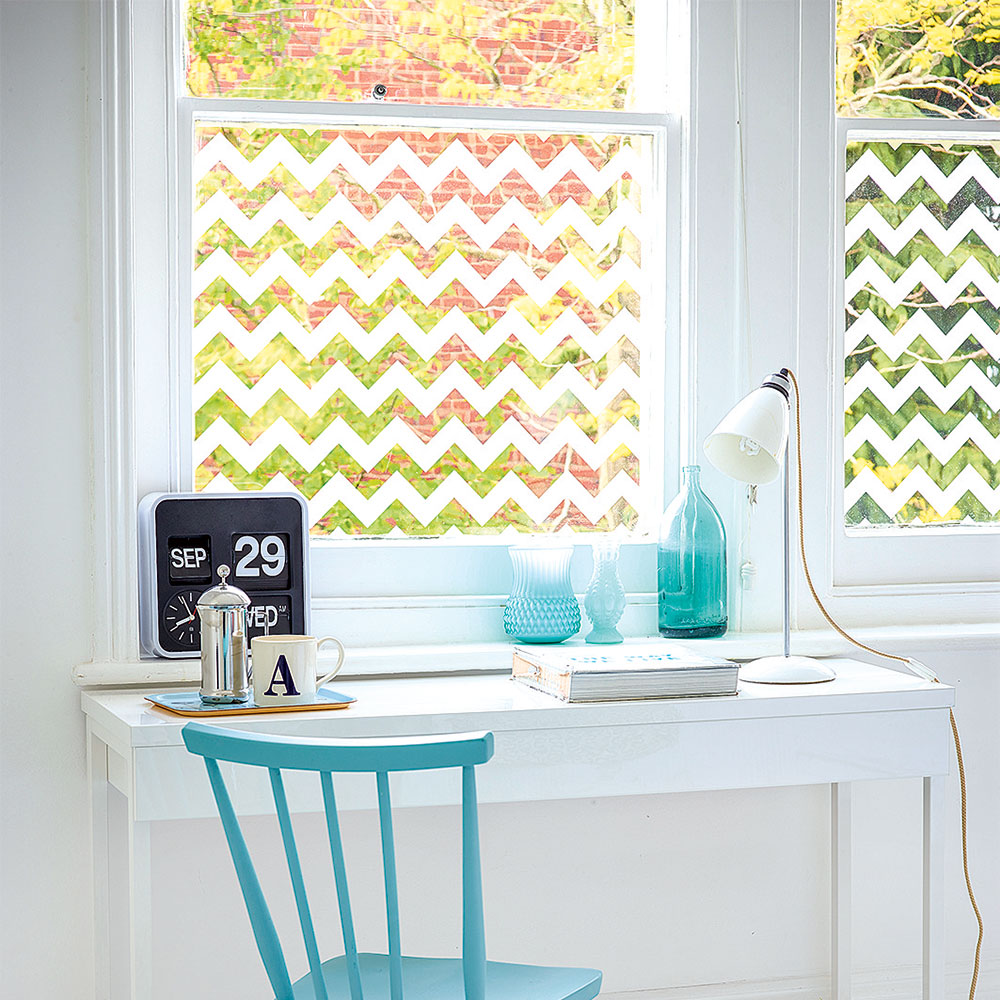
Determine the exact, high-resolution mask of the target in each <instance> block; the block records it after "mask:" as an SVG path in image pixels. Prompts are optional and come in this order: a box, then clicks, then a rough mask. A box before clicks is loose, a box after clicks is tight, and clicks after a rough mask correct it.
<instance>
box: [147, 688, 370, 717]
mask: <svg viewBox="0 0 1000 1000" xmlns="http://www.w3.org/2000/svg"><path fill="white" fill-rule="evenodd" d="M146 701H148V702H152V704H154V705H155V706H156V707H157V708H163V709H166V711H168V712H172V713H173V714H174V715H184V716H188V717H191V718H196V719H205V718H208V717H210V716H213V715H263V714H264V713H265V712H318V711H321V710H324V709H330V708H347V706H348V705H350V704H352V703H353V702H355V701H357V699H356V698H352V697H351V696H350V695H348V694H341V693H340V692H339V691H317V692H316V700H315V701H307V702H302V703H301V704H298V705H255V704H254V703H253V702H252V701H243V702H237V703H233V704H228V705H227V704H221V705H206V704H205V703H204V702H203V701H202V700H201V695H200V694H198V692H197V691H166V692H164V693H163V694H147V695H146Z"/></svg>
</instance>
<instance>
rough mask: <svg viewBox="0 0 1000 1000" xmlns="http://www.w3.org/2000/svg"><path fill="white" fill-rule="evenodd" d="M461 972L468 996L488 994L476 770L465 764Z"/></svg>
mask: <svg viewBox="0 0 1000 1000" xmlns="http://www.w3.org/2000/svg"><path fill="white" fill-rule="evenodd" d="M462 975H463V978H464V981H465V1000H484V998H485V995H486V932H485V929H484V926H483V882H482V875H481V873H480V867H479V816H478V812H477V808H476V770H475V768H474V767H472V766H471V765H466V766H464V767H463V768H462Z"/></svg>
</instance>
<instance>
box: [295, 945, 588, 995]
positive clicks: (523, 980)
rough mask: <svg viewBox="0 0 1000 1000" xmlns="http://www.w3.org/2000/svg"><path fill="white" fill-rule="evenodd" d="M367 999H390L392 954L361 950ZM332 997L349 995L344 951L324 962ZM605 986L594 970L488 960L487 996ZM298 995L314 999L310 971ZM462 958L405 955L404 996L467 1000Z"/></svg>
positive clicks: (555, 992)
mask: <svg viewBox="0 0 1000 1000" xmlns="http://www.w3.org/2000/svg"><path fill="white" fill-rule="evenodd" d="M358 963H359V965H360V966H361V984H362V991H363V993H364V1000H389V959H388V957H387V956H385V955H374V954H360V955H358ZM322 968H323V978H324V979H325V980H326V988H327V993H328V995H329V997H330V1000H350V996H351V989H350V986H349V985H348V980H347V961H346V959H345V958H344V956H343V955H341V956H340V957H339V958H331V959H330V960H329V961H327V962H324V963H323V966H322ZM600 991H601V973H600V972H598V971H596V970H595V969H563V968H554V967H548V966H543V965H511V964H509V963H507V962H487V963H486V1000H593V998H594V997H596V996H597V994H598V993H600ZM292 993H293V996H294V997H295V1000H315V993H314V992H313V985H312V973H310V974H309V975H306V976H303V977H302V978H301V979H300V980H298V982H296V983H295V984H294V985H293V986H292ZM464 998H465V986H464V984H463V979H462V961H461V959H458V958H403V1000H464Z"/></svg>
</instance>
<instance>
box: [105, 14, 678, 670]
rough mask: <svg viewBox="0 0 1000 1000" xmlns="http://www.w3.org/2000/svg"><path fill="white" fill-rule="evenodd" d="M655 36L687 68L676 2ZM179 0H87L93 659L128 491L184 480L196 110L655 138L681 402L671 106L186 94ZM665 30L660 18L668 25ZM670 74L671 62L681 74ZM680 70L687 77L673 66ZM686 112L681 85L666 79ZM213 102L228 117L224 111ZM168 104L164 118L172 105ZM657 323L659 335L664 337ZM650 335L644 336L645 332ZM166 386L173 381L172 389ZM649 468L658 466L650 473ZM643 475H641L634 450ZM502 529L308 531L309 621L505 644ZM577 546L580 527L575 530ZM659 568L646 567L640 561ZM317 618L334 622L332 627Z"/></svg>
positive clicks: (639, 626)
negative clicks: (99, 292)
mask: <svg viewBox="0 0 1000 1000" xmlns="http://www.w3.org/2000/svg"><path fill="white" fill-rule="evenodd" d="M676 6H677V11H678V14H677V16H676V17H675V18H674V20H673V21H672V22H671V31H670V34H669V36H668V37H667V39H666V40H665V44H666V49H667V51H668V52H670V53H673V54H674V56H675V58H674V60H673V61H674V64H675V65H677V66H678V67H683V66H686V65H687V46H688V45H689V41H688V33H687V30H686V25H685V17H686V9H687V8H686V4H685V3H683V2H678V3H677V5H676ZM180 10H181V0H112V2H111V3H108V4H101V5H95V9H94V13H93V16H92V18H91V43H90V51H91V56H92V58H93V59H94V62H95V65H99V66H101V67H102V76H101V79H100V80H99V81H95V82H96V84H97V85H96V86H95V87H94V88H93V90H92V93H91V99H90V109H91V118H92V123H93V126H94V128H95V134H96V135H99V139H98V141H97V142H95V162H94V169H95V177H100V178H102V179H103V183H102V184H101V185H100V186H99V189H96V188H95V191H94V204H93V215H94V218H95V220H96V222H97V225H96V226H95V242H94V249H95V254H96V257H97V259H98V261H99V263H100V269H101V270H102V271H103V275H104V279H105V281H104V285H105V288H106V294H105V296H104V297H103V299H102V300H101V301H99V302H98V303H96V304H95V311H94V326H95V329H99V330H102V331H103V332H104V335H103V337H102V338H101V339H100V342H99V343H98V344H97V345H96V348H95V356H94V372H93V374H94V379H95V386H97V387H98V391H97V392H96V393H95V426H96V427H98V428H103V432H102V433H101V434H98V435H96V440H95V456H94V457H95V494H96V500H97V506H98V525H97V533H98V546H99V550H100V551H99V560H98V563H99V565H98V573H97V580H96V585H97V588H98V593H99V594H100V595H101V600H99V602H98V603H99V605H100V608H101V611H100V613H99V621H98V623H97V630H96V631H97V638H96V644H95V651H94V657H95V660H98V661H102V660H111V661H115V660H130V659H134V658H135V656H136V655H137V654H138V653H139V644H138V632H137V624H136V621H137V610H136V597H135V593H136V571H135V511H136V506H137V503H138V499H139V498H140V497H141V496H143V495H144V494H145V493H147V492H152V491H155V490H179V489H189V488H191V480H192V476H191V471H190V465H191V462H190V453H191V443H190V442H189V441H187V440H185V435H184V433H183V430H184V429H185V428H186V427H187V426H188V424H189V418H185V414H186V412H187V410H189V409H190V394H191V384H192V360H191V357H190V350H189V346H188V345H189V330H190V319H189V313H190V289H191V275H190V273H188V269H187V268H186V267H185V266H184V263H183V262H184V261H187V260H190V256H189V255H190V249H189V248H190V246H191V232H190V218H189V217H188V218H184V217H183V216H184V212H183V211H182V210H181V209H180V206H182V205H183V204H184V203H185V200H184V199H183V198H182V197H181V196H180V195H181V192H182V191H184V190H188V191H190V189H191V170H190V165H191V156H190V152H191V147H190V138H191V135H192V130H191V127H190V126H191V122H192V120H193V116H194V115H195V113H196V109H197V115H198V117H199V119H202V118H210V117H212V114H213V113H215V112H219V113H220V114H221V116H222V117H225V118H226V119H229V120H232V119H233V118H238V117H239V116H240V115H241V114H242V115H246V114H248V113H249V114H252V113H263V114H266V115H267V116H269V117H280V116H282V115H286V114H289V113H293V114H294V116H295V118H296V120H298V119H300V118H301V117H302V116H303V112H305V113H306V114H323V116H324V118H327V117H328V116H330V115H331V114H332V115H333V116H334V117H335V118H336V119H338V120H340V121H342V122H344V123H345V124H347V123H357V122H358V121H359V120H364V121H366V122H372V121H382V122H385V123H390V124H398V123H400V122H401V121H403V122H407V123H409V122H414V121H418V120H424V121H427V122H429V123H432V124H436V125H437V126H438V127H440V125H441V122H442V120H446V121H447V122H448V123H449V124H451V125H453V126H454V127H456V128H459V127H462V126H473V125H477V124H478V125H480V126H482V125H486V126H487V127H488V126H489V125H490V124H497V125H505V126H510V125H512V124H513V125H521V126H522V127H531V126H532V124H536V125H538V126H539V127H540V126H542V125H544V124H547V123H548V124H551V123H552V119H553V118H556V117H557V118H558V119H559V120H560V122H562V123H563V125H564V127H566V126H573V125H578V126H579V127H580V128H589V129H601V128H605V129H608V130H609V131H628V130H634V131H638V132H644V133H647V134H651V135H653V136H654V137H655V141H656V143H657V145H658V152H657V157H658V163H657V164H656V169H657V173H658V174H659V175H660V176H661V177H669V178H671V181H670V183H668V184H666V185H665V189H666V194H665V195H664V198H663V202H664V204H665V214H666V231H667V233H668V238H667V239H666V240H665V245H666V247H667V255H666V257H665V258H664V259H662V260H660V261H656V262H655V263H654V266H655V267H656V268H657V271H656V273H658V274H659V273H662V275H663V281H662V282H651V284H652V285H653V287H656V288H657V289H659V290H660V292H661V293H662V298H663V307H662V314H663V328H664V333H665V335H664V337H663V341H664V344H665V345H667V346H666V347H665V348H664V350H663V351H662V352H660V356H659V357H657V356H656V353H655V349H654V350H653V351H648V350H647V351H645V352H644V364H645V365H646V366H648V365H649V364H650V362H651V361H652V363H653V365H654V366H658V367H661V368H662V371H663V384H664V385H666V386H673V387H676V396H677V398H678V399H679V400H680V401H681V402H680V408H681V409H683V407H684V400H685V399H686V398H690V392H689V391H686V390H685V388H684V386H685V385H686V384H687V383H688V381H689V375H690V373H689V372H688V371H687V369H686V368H683V353H684V352H683V344H682V339H683V330H684V326H685V325H684V316H683V308H684V307H683V302H684V298H685V297H684V295H683V294H682V284H683V281H684V275H685V268H686V250H685V248H684V246H683V245H682V241H681V239H680V233H681V232H682V229H683V225H684V215H685V213H686V208H685V203H686V199H685V197H684V189H685V185H686V183H687V174H686V169H685V157H684V153H683V146H684V133H683V128H682V121H683V119H682V117H681V116H680V115H679V114H676V113H671V114H662V115H661V114H657V115H650V114H636V113H627V112H616V113H589V112H566V113H559V114H558V115H556V114H554V113H551V112H548V111H537V110H533V109H511V110H509V111H508V110H506V109H476V110H474V111H473V110H472V109H468V108H433V109H429V108H426V107H425V108H421V107H413V106H408V107H405V108H404V107H398V106H397V107H395V108H394V107H393V106H391V105H370V104H359V105H357V106H353V105H351V106H345V105H343V104H334V103H327V102H308V103H307V102H302V103H301V104H300V103H297V102H296V103H289V102H278V101H242V100H226V101H224V102H222V101H220V102H208V101H204V100H199V99H196V98H189V97H186V96H181V94H180V93H179V90H178V88H179V87H180V85H181V84H182V80H180V79H179V78H178V75H179V74H178V72H177V71H176V70H177V68H178V67H179V66H181V65H182V62H181V59H182V53H183V43H184V39H183V31H182V26H181V23H180ZM664 34H666V25H665V24H664ZM679 75H681V74H679ZM683 75H686V74H683ZM673 97H674V99H675V100H677V101H679V102H680V106H683V101H684V100H685V99H686V92H685V88H683V87H676V88H675V89H674V92H673ZM222 108H224V112H221V111H220V109H222ZM175 109H177V113H176V114H175ZM668 331H669V335H668ZM647 339H648V340H651V339H653V338H649V337H647ZM171 386H175V387H180V391H172V390H171ZM652 395H653V396H654V397H655V398H654V400H652V401H651V402H652V406H653V412H649V411H647V412H646V413H645V414H644V419H645V420H646V426H647V428H651V429H652V431H653V434H652V437H651V445H650V449H649V454H658V455H662V456H663V460H662V463H657V465H658V466H659V467H658V468H655V471H654V475H655V476H656V489H654V490H653V491H652V492H653V494H654V496H653V498H652V501H651V503H652V506H653V507H661V506H662V497H663V495H664V493H665V492H666V490H668V489H673V488H674V484H675V483H676V481H677V470H679V468H680V464H681V450H682V444H681V441H682V437H683V436H684V430H685V428H684V424H683V421H678V420H676V419H674V420H668V419H665V417H664V409H665V406H664V404H663V400H664V399H665V398H666V397H667V396H668V393H665V392H660V393H654V394H652ZM656 473H659V475H656ZM645 474H646V475H647V476H648V475H650V467H649V464H648V459H647V466H646V470H645ZM650 520H651V521H652V522H653V523H652V525H650V524H647V527H650V526H652V527H653V529H654V530H653V533H652V535H648V536H646V537H644V538H642V539H638V540H636V541H634V542H632V543H630V544H627V545H626V546H625V547H624V548H625V551H624V553H623V558H622V574H623V578H624V580H625V584H626V589H627V590H629V591H630V595H631V596H630V605H631V606H630V608H629V611H628V612H627V614H626V622H625V625H626V628H630V629H631V630H633V631H636V632H645V631H648V630H649V629H650V627H654V628H655V594H653V593H652V592H651V589H652V587H651V584H652V579H653V577H652V576H651V568H652V566H653V565H654V561H655V518H652V519H650ZM506 545H507V541H506V540H502V541H501V540H486V541H484V540H481V539H478V540H476V541H475V542H470V543H459V544H454V543H450V542H449V543H442V542H440V541H435V540H395V539H394V540H391V541H378V540H354V539H347V540H342V541H333V540H330V541H327V540H319V541H316V542H314V544H313V552H312V560H313V565H314V567H315V569H314V572H313V628H314V630H318V631H336V632H337V634H338V635H341V636H342V637H344V638H345V641H348V642H353V643H356V644H374V645H378V644H385V643H394V642H395V643H399V642H420V641H446V640H449V641H463V640H464V641H476V640H482V639H493V638H502V628H501V627H500V609H501V608H502V605H503V602H504V599H505V593H506V590H507V588H508V586H509V574H510V570H509V561H508V559H507V555H506ZM578 546H579V547H580V548H587V547H588V545H587V541H586V538H585V537H581V538H580V539H579V541H578ZM652 573H655V570H652ZM588 574H589V560H588V559H585V558H580V557H578V558H577V559H576V560H574V586H575V587H576V589H577V590H578V591H582V590H583V589H584V587H585V585H586V580H587V576H588ZM327 626H329V627H327Z"/></svg>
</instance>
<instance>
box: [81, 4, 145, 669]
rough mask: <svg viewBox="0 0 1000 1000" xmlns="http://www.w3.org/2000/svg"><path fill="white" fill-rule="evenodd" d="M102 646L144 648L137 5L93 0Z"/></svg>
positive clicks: (97, 641) (97, 558)
mask: <svg viewBox="0 0 1000 1000" xmlns="http://www.w3.org/2000/svg"><path fill="white" fill-rule="evenodd" d="M87 18H88V35H89V37H88V48H89V52H90V61H89V69H90V74H91V75H90V79H89V81H88V82H89V86H88V95H87V103H88V114H89V117H90V134H91V137H92V138H91V152H90V176H91V199H90V229H91V248H92V249H91V262H92V273H91V278H90V283H91V288H92V289H93V293H92V299H91V317H90V321H91V330H92V331H93V335H92V344H93V347H92V355H91V363H92V369H91V381H92V387H93V389H92V391H93V397H92V398H93V409H92V420H93V435H92V439H93V452H92V455H93V470H94V471H93V481H92V489H93V501H94V539H95V541H94V550H95V551H94V587H95V591H96V594H97V600H96V601H95V620H94V656H95V658H98V659H103V658H108V659H122V658H125V657H128V656H133V655H134V654H135V650H136V649H137V648H138V612H137V596H136V595H137V583H138V581H137V572H136V543H135V533H134V532H129V531H128V530H123V527H124V526H127V525H129V524H132V523H133V522H134V518H135V508H136V491H135V476H134V471H133V470H134V467H135V442H134V433H133V431H134V428H133V415H134V412H135V398H134V393H133V379H132V372H133V369H134V356H133V338H134V323H133V318H134V317H133V302H132V290H133V284H134V282H133V277H134V275H133V270H132V221H131V220H132V195H133V192H132V184H131V167H130V157H129V145H130V142H129V139H128V137H129V135H130V133H131V129H132V99H131V98H132V87H131V65H130V60H131V31H132V24H131V7H130V4H129V3H128V2H127V0H115V2H112V3H102V4H89V5H88V7H87Z"/></svg>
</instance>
